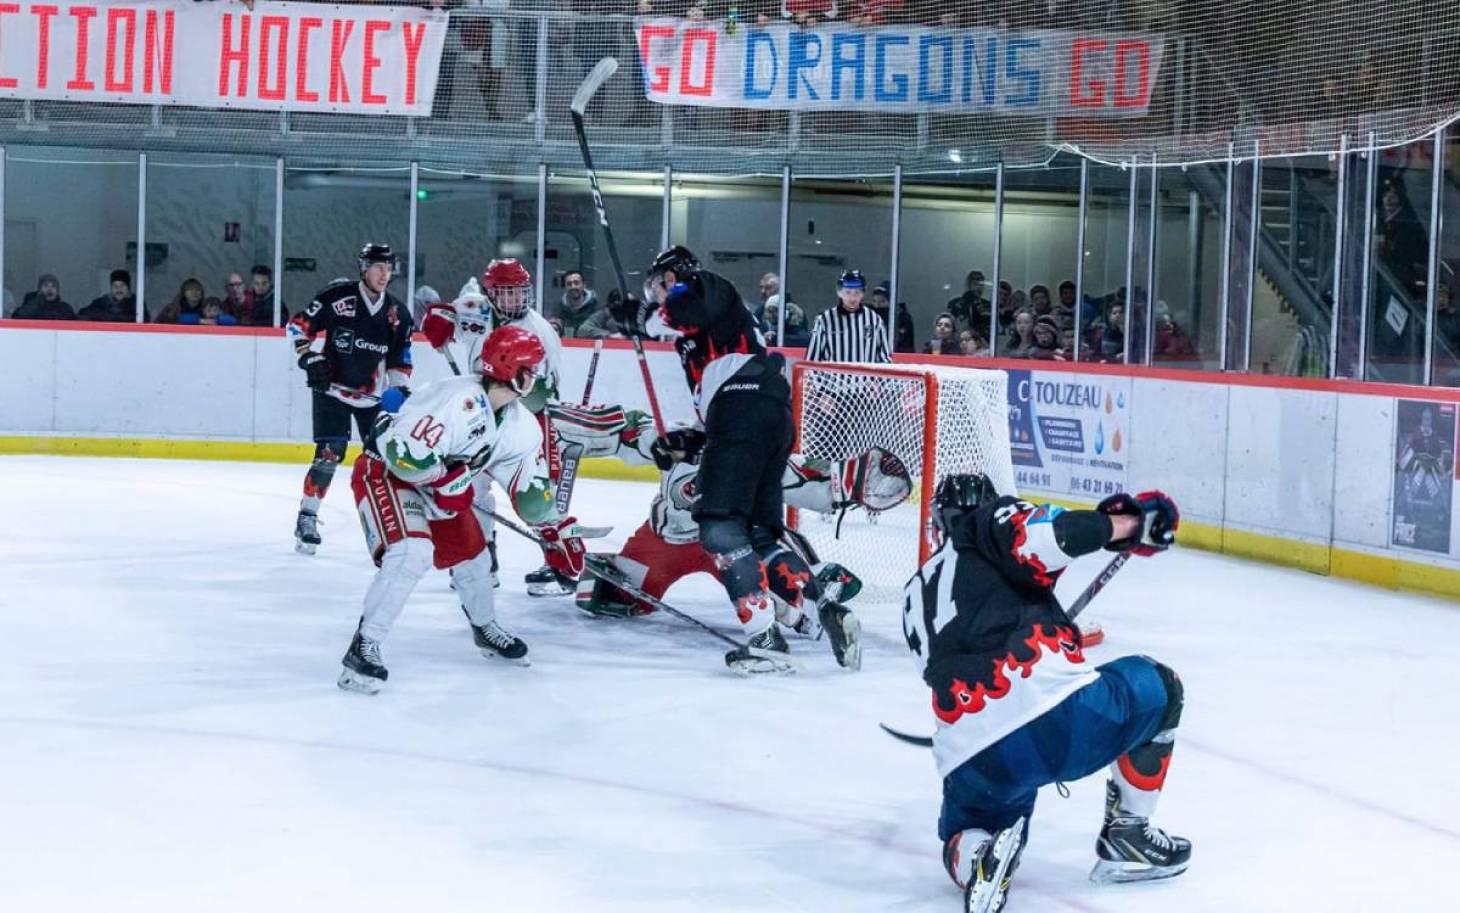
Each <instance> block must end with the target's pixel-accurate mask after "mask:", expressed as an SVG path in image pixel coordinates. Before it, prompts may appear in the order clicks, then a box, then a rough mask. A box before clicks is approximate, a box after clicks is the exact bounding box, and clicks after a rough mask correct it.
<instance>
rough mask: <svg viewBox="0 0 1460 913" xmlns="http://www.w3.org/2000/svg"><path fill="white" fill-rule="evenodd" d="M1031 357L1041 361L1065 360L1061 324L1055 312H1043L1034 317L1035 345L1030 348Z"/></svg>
mask: <svg viewBox="0 0 1460 913" xmlns="http://www.w3.org/2000/svg"><path fill="white" fill-rule="evenodd" d="M1029 357H1030V358H1037V359H1039V360H1041V361H1064V360H1065V353H1064V350H1063V349H1061V348H1060V325H1059V321H1058V320H1055V318H1054V315H1053V314H1041V315H1039V316H1038V317H1036V318H1034V346H1033V347H1032V348H1031V349H1030V350H1029Z"/></svg>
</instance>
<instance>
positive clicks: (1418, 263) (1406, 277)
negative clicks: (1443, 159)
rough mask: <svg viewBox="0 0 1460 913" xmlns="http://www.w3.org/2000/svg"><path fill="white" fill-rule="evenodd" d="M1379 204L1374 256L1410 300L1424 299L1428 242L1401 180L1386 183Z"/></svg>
mask: <svg viewBox="0 0 1460 913" xmlns="http://www.w3.org/2000/svg"><path fill="white" fill-rule="evenodd" d="M1379 203H1380V209H1379V224H1378V225H1377V226H1376V227H1375V229H1374V253H1375V255H1376V256H1378V257H1380V258H1382V259H1383V261H1384V263H1385V264H1386V265H1388V267H1389V270H1390V271H1391V272H1392V273H1393V274H1394V278H1395V279H1397V280H1398V281H1399V283H1400V284H1401V285H1403V286H1404V290H1405V291H1406V292H1408V293H1409V294H1410V296H1411V297H1413V298H1419V299H1423V297H1424V295H1423V291H1424V280H1425V273H1426V267H1427V263H1428V258H1429V240H1428V238H1427V237H1426V234H1425V230H1424V226H1423V225H1421V224H1420V220H1419V216H1418V214H1416V213H1415V211H1414V206H1413V205H1412V204H1411V203H1410V202H1409V198H1408V197H1406V196H1405V194H1404V186H1403V184H1402V183H1401V182H1400V181H1399V180H1398V179H1394V180H1390V181H1387V182H1385V184H1384V189H1383V192H1382V193H1381V194H1380V197H1379Z"/></svg>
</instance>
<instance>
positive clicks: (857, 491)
mask: <svg viewBox="0 0 1460 913" xmlns="http://www.w3.org/2000/svg"><path fill="white" fill-rule="evenodd" d="M837 482H838V487H839V488H840V493H839V495H838V496H836V502H837V503H836V504H835V506H836V507H838V508H843V507H850V506H852V505H856V504H860V505H861V506H863V507H865V508H866V509H867V510H870V511H882V510H890V509H891V508H894V507H896V506H897V505H899V504H901V503H902V502H903V501H906V500H907V498H908V495H910V494H912V476H911V475H910V474H909V473H908V471H907V466H906V465H904V464H903V462H902V460H900V459H898V458H897V455H896V454H894V453H892V452H891V451H888V450H883V449H882V448H881V447H869V448H868V449H867V450H866V451H865V452H863V453H862V454H861V455H860V456H858V457H855V458H854V459H850V460H847V462H846V463H845V464H844V465H843V466H842V472H841V477H840V478H839V479H838V480H837Z"/></svg>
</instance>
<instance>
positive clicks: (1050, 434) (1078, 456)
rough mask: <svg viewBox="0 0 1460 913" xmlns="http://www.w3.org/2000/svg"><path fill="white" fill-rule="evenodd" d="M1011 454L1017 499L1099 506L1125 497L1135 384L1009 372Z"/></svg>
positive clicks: (1089, 376)
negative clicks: (1038, 494) (1023, 495)
mask: <svg viewBox="0 0 1460 913" xmlns="http://www.w3.org/2000/svg"><path fill="white" fill-rule="evenodd" d="M1008 374H1009V449H1010V451H1011V453H1012V455H1013V457H1014V481H1015V484H1016V485H1018V486H1019V490H1020V491H1026V490H1028V489H1037V490H1039V491H1045V492H1050V493H1053V494H1055V495H1063V496H1066V497H1070V498H1073V499H1075V500H1090V501H1099V500H1100V499H1102V498H1104V497H1105V496H1106V495H1113V494H1115V493H1116V492H1121V491H1125V487H1126V469H1127V463H1128V461H1129V457H1130V444H1131V440H1130V416H1131V379H1130V378H1129V377H1119V376H1114V375H1107V374H1093V375H1092V374H1072V373H1069V372H1065V371H1010V372H1008Z"/></svg>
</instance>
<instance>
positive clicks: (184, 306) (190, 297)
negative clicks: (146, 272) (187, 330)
mask: <svg viewBox="0 0 1460 913" xmlns="http://www.w3.org/2000/svg"><path fill="white" fill-rule="evenodd" d="M202 321H203V283H201V282H199V281H198V280H196V279H193V278H191V277H190V278H188V279H184V280H183V284H182V285H181V286H180V287H179V288H178V290H177V294H176V295H173V296H172V300H171V301H169V302H168V303H167V304H165V305H164V306H163V308H162V310H160V311H158V312H157V322H158V323H191V324H197V323H202ZM214 322H217V321H216V319H215V321H214Z"/></svg>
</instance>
